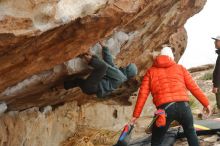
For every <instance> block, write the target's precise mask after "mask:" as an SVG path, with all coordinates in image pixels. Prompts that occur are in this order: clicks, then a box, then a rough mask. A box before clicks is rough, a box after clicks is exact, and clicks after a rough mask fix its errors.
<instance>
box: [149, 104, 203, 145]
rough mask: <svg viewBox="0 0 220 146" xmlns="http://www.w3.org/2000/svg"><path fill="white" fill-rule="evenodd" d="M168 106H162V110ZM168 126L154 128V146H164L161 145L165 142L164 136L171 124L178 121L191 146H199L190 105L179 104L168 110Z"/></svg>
mask: <svg viewBox="0 0 220 146" xmlns="http://www.w3.org/2000/svg"><path fill="white" fill-rule="evenodd" d="M167 105H168V104H165V105H162V106H161V107H159V108H161V109H164V108H165V107H166V106H167ZM166 114H167V119H166V126H165V127H160V128H158V127H157V126H156V125H155V124H154V125H153V128H152V140H151V145H152V146H162V145H161V143H162V142H163V140H164V136H165V134H166V132H167V130H168V128H169V126H170V124H171V123H172V122H173V121H174V120H176V121H178V122H179V123H180V124H181V125H182V127H183V130H184V134H185V135H186V138H187V141H188V144H189V146H199V140H198V138H197V135H196V131H195V128H194V126H193V116H192V112H191V109H190V107H189V104H188V103H187V102H177V103H175V104H173V105H171V106H170V107H169V108H168V109H167V110H166Z"/></svg>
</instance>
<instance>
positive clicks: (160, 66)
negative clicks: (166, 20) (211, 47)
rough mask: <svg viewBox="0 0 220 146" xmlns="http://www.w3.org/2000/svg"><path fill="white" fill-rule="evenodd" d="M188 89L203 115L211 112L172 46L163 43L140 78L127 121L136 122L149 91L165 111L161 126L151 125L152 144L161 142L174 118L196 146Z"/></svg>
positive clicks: (206, 99)
mask: <svg viewBox="0 0 220 146" xmlns="http://www.w3.org/2000/svg"><path fill="white" fill-rule="evenodd" d="M187 89H188V90H189V91H190V92H191V93H192V94H193V95H194V96H195V97H196V98H197V99H198V100H199V102H200V103H201V104H202V105H203V106H204V108H203V113H204V115H206V116H207V117H208V116H210V114H211V107H210V105H209V101H208V98H207V97H206V95H205V94H204V93H203V92H202V91H201V89H200V88H199V87H198V85H197V84H196V83H195V81H194V80H193V79H192V77H191V75H190V73H189V72H188V71H187V70H186V69H185V68H184V67H183V66H182V65H178V64H176V63H175V61H174V55H173V53H172V49H171V48H169V47H164V48H163V49H162V50H161V54H160V55H159V56H157V57H156V58H155V59H154V64H153V66H152V67H151V68H150V69H149V70H148V71H147V73H146V74H145V76H144V78H143V81H142V84H141V87H140V90H139V93H138V99H137V103H136V106H135V109H134V112H133V118H132V119H131V122H130V123H131V124H135V123H136V120H137V119H138V118H139V117H140V114H141V112H142V109H143V107H144V104H145V102H146V100H147V98H148V95H149V94H150V93H151V94H152V96H153V103H154V104H155V106H156V108H157V109H165V113H166V119H165V121H166V122H165V123H166V124H165V125H164V126H163V127H158V126H157V125H156V122H155V123H154V125H153V128H152V139H151V145H152V146H161V143H162V141H163V139H164V136H165V134H166V132H167V130H168V128H169V126H170V124H171V122H172V121H174V120H176V121H178V122H179V123H180V124H181V125H182V127H183V130H184V133H185V135H186V137H187V141H188V144H189V145H190V146H199V141H198V138H197V135H196V132H195V129H194V126H193V116H192V112H191V109H190V107H189V104H188V102H189V97H188V91H187ZM168 106H169V107H168ZM167 107H168V108H167ZM166 108H167V109H166Z"/></svg>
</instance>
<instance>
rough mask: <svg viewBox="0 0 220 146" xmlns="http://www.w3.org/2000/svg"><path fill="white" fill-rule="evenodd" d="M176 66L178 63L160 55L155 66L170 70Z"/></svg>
mask: <svg viewBox="0 0 220 146" xmlns="http://www.w3.org/2000/svg"><path fill="white" fill-rule="evenodd" d="M174 64H176V62H175V61H173V60H172V59H171V58H170V57H169V56H165V55H160V56H158V57H156V59H155V60H154V65H153V66H154V67H159V68H168V67H170V66H172V65H174Z"/></svg>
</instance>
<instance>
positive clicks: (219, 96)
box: [215, 88, 220, 109]
mask: <svg viewBox="0 0 220 146" xmlns="http://www.w3.org/2000/svg"><path fill="white" fill-rule="evenodd" d="M215 97H216V104H217V107H218V109H220V88H218V92H217V93H216V94H215Z"/></svg>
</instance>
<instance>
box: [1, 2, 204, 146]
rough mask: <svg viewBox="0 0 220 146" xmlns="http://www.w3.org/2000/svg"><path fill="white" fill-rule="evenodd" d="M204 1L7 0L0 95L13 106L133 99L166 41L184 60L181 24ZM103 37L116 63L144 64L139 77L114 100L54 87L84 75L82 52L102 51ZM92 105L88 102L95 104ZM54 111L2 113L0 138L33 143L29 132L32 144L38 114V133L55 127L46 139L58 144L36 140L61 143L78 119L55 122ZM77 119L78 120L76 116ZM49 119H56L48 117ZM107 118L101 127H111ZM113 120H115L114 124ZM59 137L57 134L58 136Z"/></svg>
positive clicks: (11, 142) (184, 39) (3, 9)
mask: <svg viewBox="0 0 220 146" xmlns="http://www.w3.org/2000/svg"><path fill="white" fill-rule="evenodd" d="M205 2H206V0H166V1H164V0H155V1H150V0H84V1H82V0H81V1H80V0H74V1H73V0H59V1H58V0H49V1H45V0H19V1H14V0H1V1H0V12H1V14H0V64H1V66H0V101H4V102H6V103H7V106H8V111H20V110H26V109H28V108H32V107H41V108H42V107H46V106H47V105H51V106H52V108H55V107H58V106H61V105H63V104H64V103H66V102H73V103H75V102H76V103H77V106H76V107H79V106H80V107H81V106H84V105H87V104H90V103H94V102H95V103H96V102H98V103H99V102H100V103H101V104H103V106H104V105H105V106H108V105H128V104H130V103H129V102H127V99H128V97H129V96H130V95H131V93H133V92H135V91H137V88H138V85H139V83H140V80H141V78H142V76H143V75H144V73H145V71H146V69H147V68H148V67H149V66H150V65H151V64H152V56H153V55H155V54H157V53H158V51H159V50H160V49H161V46H162V45H164V44H170V45H171V46H172V47H173V48H174V51H175V59H176V61H178V60H179V58H180V57H181V55H182V54H183V52H184V50H185V47H186V44H187V33H186V31H185V29H184V27H183V25H184V24H185V22H186V21H187V19H188V18H190V17H191V16H193V15H194V14H196V13H198V12H199V11H200V10H201V9H202V8H203V6H204V5H205ZM100 40H101V41H103V42H104V43H105V44H106V45H107V46H109V48H110V50H111V52H112V53H113V55H114V57H115V59H116V60H115V61H116V64H117V65H118V66H125V65H127V64H128V63H130V62H133V63H136V65H137V66H138V69H139V73H138V76H137V78H136V81H131V82H128V83H126V84H124V85H123V86H122V87H121V88H120V89H119V90H118V91H117V93H116V94H113V95H111V97H112V98H113V100H107V101H103V100H97V99H96V98H95V97H94V96H87V95H85V94H83V93H82V92H81V91H80V89H77V88H76V89H72V90H68V91H65V90H58V91H54V90H53V87H54V86H57V85H60V84H62V82H63V80H64V79H66V78H69V75H71V76H78V75H80V76H82V75H84V74H86V73H88V72H89V71H90V70H91V68H90V67H89V66H87V65H86V64H85V63H84V62H83V61H82V60H80V59H79V58H77V56H78V55H80V54H82V53H85V52H89V51H90V52H92V53H94V54H97V55H100V46H99V45H98V44H97V42H98V41H100ZM125 91H126V92H125ZM93 106H94V107H93ZM93 106H91V107H88V109H89V110H92V109H93V108H94V109H96V107H95V105H93ZM130 108H131V106H130ZM49 109H50V108H49ZM86 109H87V108H86ZM88 109H87V110H88ZM106 111H109V109H106ZM27 113H31V114H27ZM52 113H53V114H54V115H53V117H51V116H49V117H45V116H42V115H41V114H40V113H39V112H35V111H33V112H21V113H16V114H14V113H13V114H12V115H10V114H8V115H7V114H6V115H4V116H3V117H2V122H1V123H2V125H4V126H2V127H4V128H3V129H2V131H3V132H1V133H2V135H3V136H2V138H1V145H13V146H14V145H27V146H28V145H31V144H30V139H31V141H32V142H33V143H34V138H36V137H34V135H33V136H31V138H28V135H32V134H33V132H32V131H31V130H28V129H29V127H30V125H32V124H33V123H34V122H36V121H38V120H40V121H39V123H36V126H35V127H40V128H38V130H39V133H36V136H38V137H37V138H38V139H40V138H41V137H39V136H41V134H40V130H42V129H44V128H45V127H48V126H51V127H49V129H48V131H47V132H48V133H47V134H48V135H50V137H51V139H48V141H50V140H51V141H54V143H53V144H52V142H48V141H45V143H43V141H42V143H38V144H33V145H51V144H52V145H56V144H57V145H58V143H59V142H61V141H62V140H63V139H65V138H66V137H67V136H68V135H70V134H72V133H73V131H74V130H75V129H74V126H73V127H67V128H66V129H65V128H64V129H62V128H59V126H57V127H56V128H57V129H56V128H54V127H53V126H52V125H56V121H55V120H56V119H57V117H58V115H56V112H52ZM127 114H129V113H127ZM127 114H126V115H127ZM33 115H35V116H33ZM32 116H33V117H32ZM87 116H90V115H86V117H87ZM93 116H96V115H92V117H93ZM129 116H130V115H129ZM38 117H40V118H38ZM124 118H125V117H124ZM36 119H37V120H36ZM6 121H7V122H6ZM73 121H74V122H73V123H77V121H78V120H75V119H73ZM121 121H123V118H121V119H120V122H121ZM19 122H20V123H19ZM48 122H51V124H45V123H48ZM80 122H81V121H80ZM80 122H79V123H80ZM96 122H97V121H95V122H93V121H91V120H89V122H87V123H86V124H88V125H90V126H94V125H95V126H97V123H96ZM112 122H113V121H112ZM118 122H119V121H118ZM103 123H104V122H102V121H101V122H100V123H99V124H98V125H100V126H99V127H96V128H107V127H108V126H107V125H105V124H104V125H103ZM113 123H114V122H113ZM113 123H111V124H110V125H109V126H110V127H112V125H114V124H113ZM16 124H18V127H19V128H21V127H23V128H24V131H23V133H22V134H20V135H19V136H16V134H14V133H13V132H12V131H13V130H14V128H15V129H16V127H13V126H16ZM20 124H21V125H20ZM61 125H62V124H61ZM67 125H69V124H67ZM76 125H77V124H76ZM69 126H71V125H69ZM120 126H121V125H120ZM61 127H62V126H61ZM76 127H77V126H76ZM69 128H71V129H72V131H69V130H68V129H69ZM117 128H118V127H117ZM53 130H57V131H62V132H61V133H62V134H63V135H62V136H60V135H59V136H57V135H54V132H53ZM111 130H112V129H111ZM45 132H46V131H44V132H43V133H45ZM42 137H43V135H42ZM54 137H58V138H57V140H54ZM55 143H56V144H55Z"/></svg>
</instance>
